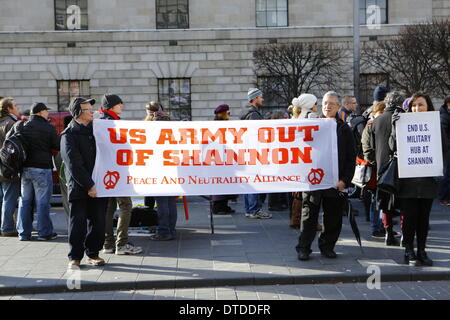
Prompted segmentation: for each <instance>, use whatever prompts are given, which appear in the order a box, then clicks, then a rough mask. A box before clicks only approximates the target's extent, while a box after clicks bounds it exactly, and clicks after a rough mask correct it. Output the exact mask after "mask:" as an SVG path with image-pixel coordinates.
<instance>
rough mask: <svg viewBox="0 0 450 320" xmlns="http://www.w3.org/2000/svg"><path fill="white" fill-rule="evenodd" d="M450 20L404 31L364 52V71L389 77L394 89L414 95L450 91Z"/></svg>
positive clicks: (366, 44) (419, 25) (362, 57)
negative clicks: (381, 73) (371, 71)
mask: <svg viewBox="0 0 450 320" xmlns="http://www.w3.org/2000/svg"><path fill="white" fill-rule="evenodd" d="M449 56H450V20H449V19H447V20H441V21H438V20H435V21H433V22H427V23H422V24H417V25H412V26H407V27H404V28H403V29H402V30H401V31H400V33H399V35H398V36H396V37H394V38H391V39H389V40H380V41H376V42H375V43H365V44H364V46H363V49H362V55H361V63H362V69H363V70H375V72H383V73H386V74H388V75H389V83H390V86H391V87H392V89H402V90H404V91H406V92H407V93H409V94H411V93H413V92H417V91H426V92H428V93H430V94H435V95H446V94H448V92H449V91H450V60H449Z"/></svg>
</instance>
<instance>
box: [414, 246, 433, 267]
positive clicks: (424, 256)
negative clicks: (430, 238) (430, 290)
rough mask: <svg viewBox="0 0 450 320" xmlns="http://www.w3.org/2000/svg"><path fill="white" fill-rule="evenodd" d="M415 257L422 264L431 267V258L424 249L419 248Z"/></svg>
mask: <svg viewBox="0 0 450 320" xmlns="http://www.w3.org/2000/svg"><path fill="white" fill-rule="evenodd" d="M417 259H418V260H419V261H420V263H421V264H422V265H423V266H427V267H431V266H432V265H433V260H431V259H430V258H428V256H427V253H426V252H425V250H420V251H418V252H417Z"/></svg>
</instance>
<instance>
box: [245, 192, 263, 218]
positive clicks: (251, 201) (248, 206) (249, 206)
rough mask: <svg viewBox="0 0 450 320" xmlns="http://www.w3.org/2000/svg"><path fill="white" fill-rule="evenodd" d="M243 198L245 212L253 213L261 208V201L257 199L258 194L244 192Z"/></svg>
mask: <svg viewBox="0 0 450 320" xmlns="http://www.w3.org/2000/svg"><path fill="white" fill-rule="evenodd" d="M244 200H245V213H250V214H255V213H257V212H258V211H259V210H261V202H260V200H259V194H258V193H253V194H244Z"/></svg>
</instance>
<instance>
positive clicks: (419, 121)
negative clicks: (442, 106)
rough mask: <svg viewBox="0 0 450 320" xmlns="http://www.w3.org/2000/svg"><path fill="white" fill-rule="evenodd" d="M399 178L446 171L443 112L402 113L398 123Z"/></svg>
mask: <svg viewBox="0 0 450 320" xmlns="http://www.w3.org/2000/svg"><path fill="white" fill-rule="evenodd" d="M396 134H397V153H398V175H399V178H419V177H437V176H442V175H443V159H442V137H441V123H440V119H439V112H438V111H433V112H413V113H402V114H401V115H400V119H399V120H398V121H397V125H396Z"/></svg>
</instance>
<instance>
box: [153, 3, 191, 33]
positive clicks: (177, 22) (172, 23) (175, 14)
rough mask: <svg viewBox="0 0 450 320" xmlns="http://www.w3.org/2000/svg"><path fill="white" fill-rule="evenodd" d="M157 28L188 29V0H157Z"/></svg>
mask: <svg viewBox="0 0 450 320" xmlns="http://www.w3.org/2000/svg"><path fill="white" fill-rule="evenodd" d="M156 28H157V29H188V28H189V2H188V0H156Z"/></svg>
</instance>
